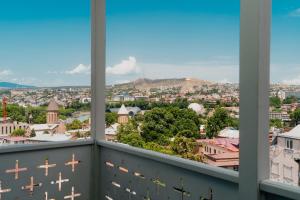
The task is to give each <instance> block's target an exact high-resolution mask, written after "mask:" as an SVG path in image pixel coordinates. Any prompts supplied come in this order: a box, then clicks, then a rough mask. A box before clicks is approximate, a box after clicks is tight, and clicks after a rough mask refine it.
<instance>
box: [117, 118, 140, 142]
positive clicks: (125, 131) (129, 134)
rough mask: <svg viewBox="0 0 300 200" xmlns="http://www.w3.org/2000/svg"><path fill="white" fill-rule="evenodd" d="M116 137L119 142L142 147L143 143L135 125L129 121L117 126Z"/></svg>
mask: <svg viewBox="0 0 300 200" xmlns="http://www.w3.org/2000/svg"><path fill="white" fill-rule="evenodd" d="M117 139H118V141H119V142H121V143H124V144H129V145H131V146H134V147H143V146H144V144H145V143H144V141H143V138H142V137H141V136H140V134H139V131H138V129H137V127H136V126H135V125H133V124H132V123H131V122H129V123H127V124H122V125H120V126H119V128H118V132H117Z"/></svg>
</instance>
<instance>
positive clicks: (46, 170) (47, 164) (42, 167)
mask: <svg viewBox="0 0 300 200" xmlns="http://www.w3.org/2000/svg"><path fill="white" fill-rule="evenodd" d="M52 167H56V164H49V160H48V159H46V160H45V164H44V165H40V166H38V168H39V169H45V176H48V172H49V168H52Z"/></svg>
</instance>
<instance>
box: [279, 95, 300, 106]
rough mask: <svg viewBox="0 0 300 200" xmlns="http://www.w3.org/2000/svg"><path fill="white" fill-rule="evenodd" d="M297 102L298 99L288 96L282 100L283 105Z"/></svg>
mask: <svg viewBox="0 0 300 200" xmlns="http://www.w3.org/2000/svg"><path fill="white" fill-rule="evenodd" d="M297 102H298V98H297V97H295V96H290V97H287V98H285V99H284V100H283V102H282V103H283V104H292V103H297Z"/></svg>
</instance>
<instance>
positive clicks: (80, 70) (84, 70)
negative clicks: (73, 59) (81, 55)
mask: <svg viewBox="0 0 300 200" xmlns="http://www.w3.org/2000/svg"><path fill="white" fill-rule="evenodd" d="M65 73H66V74H71V75H75V74H90V73H91V66H90V65H84V64H80V65H78V66H77V67H75V68H74V69H72V70H69V71H66V72H65Z"/></svg>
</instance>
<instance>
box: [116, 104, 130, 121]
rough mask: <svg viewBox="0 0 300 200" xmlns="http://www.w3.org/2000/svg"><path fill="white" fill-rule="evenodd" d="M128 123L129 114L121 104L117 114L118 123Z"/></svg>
mask: <svg viewBox="0 0 300 200" xmlns="http://www.w3.org/2000/svg"><path fill="white" fill-rule="evenodd" d="M128 121H129V112H128V110H127V109H126V107H125V105H124V104H123V105H122V106H121V108H120V110H119V112H118V123H119V124H126V123H128Z"/></svg>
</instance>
